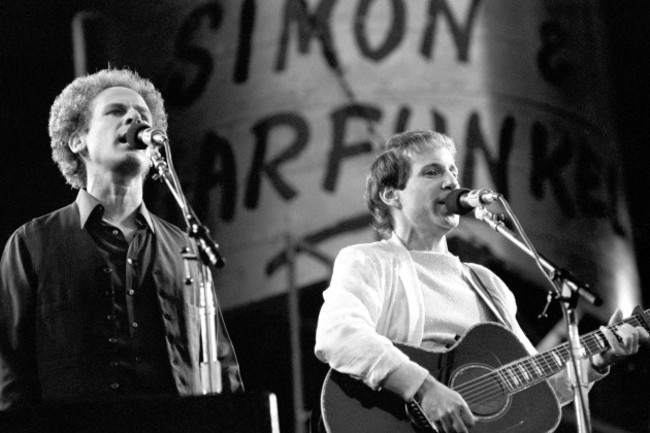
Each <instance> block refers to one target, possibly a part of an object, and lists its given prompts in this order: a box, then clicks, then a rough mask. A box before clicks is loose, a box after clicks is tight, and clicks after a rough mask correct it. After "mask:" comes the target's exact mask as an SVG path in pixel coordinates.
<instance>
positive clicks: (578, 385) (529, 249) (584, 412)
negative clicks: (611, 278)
mask: <svg viewBox="0 0 650 433" xmlns="http://www.w3.org/2000/svg"><path fill="white" fill-rule="evenodd" d="M499 201H500V202H501V203H502V204H503V206H504V207H505V209H506V211H507V212H508V214H509V215H510V216H511V217H512V219H513V221H514V222H515V225H516V226H517V227H518V228H519V232H520V233H521V237H519V236H518V235H517V234H515V233H514V232H512V231H511V230H510V229H508V228H507V227H506V226H505V224H504V223H503V221H502V218H501V215H495V214H493V213H491V212H490V211H488V210H487V209H485V208H484V207H477V208H476V209H475V210H474V217H475V218H476V219H478V220H479V221H483V222H485V223H487V224H488V225H489V226H490V227H491V228H492V229H494V230H495V231H496V232H498V233H500V234H501V235H503V237H505V238H506V239H508V240H509V241H510V242H511V243H512V244H514V245H516V246H517V247H519V248H520V249H521V250H523V251H524V252H525V253H526V254H528V255H529V256H531V257H533V258H534V259H535V261H536V263H537V265H538V266H539V267H540V269H541V270H542V272H543V273H544V276H545V277H546V278H547V279H548V280H550V281H551V283H552V286H553V288H554V291H549V295H548V300H547V303H546V306H545V307H544V312H543V313H542V314H545V312H546V310H547V309H548V306H549V304H550V302H551V301H552V300H553V299H556V300H558V301H561V302H560V305H561V306H562V314H563V316H564V320H565V323H566V326H567V336H568V345H569V348H570V351H569V352H570V357H569V359H570V360H569V363H568V364H569V365H568V373H569V379H570V381H571V385H572V387H573V395H574V402H575V408H576V419H577V425H578V432H580V433H591V419H590V413H589V400H588V397H587V389H588V388H587V386H588V383H587V368H588V367H587V366H588V363H587V362H585V358H586V351H585V349H584V347H582V343H581V342H580V336H579V333H578V320H577V315H576V311H575V309H576V306H577V304H578V297H579V296H581V297H582V298H583V299H585V300H587V301H588V302H590V303H592V304H594V305H596V306H598V305H601V304H602V299H600V298H599V297H598V296H596V295H594V294H593V293H591V292H590V291H589V289H588V286H587V285H586V284H582V283H580V282H578V281H576V280H575V279H574V278H573V277H572V276H571V275H570V274H569V273H568V272H566V271H563V270H561V269H559V268H558V267H556V266H555V265H553V264H552V263H551V262H549V261H548V260H546V259H545V258H543V257H541V256H540V255H539V254H538V253H537V251H536V250H535V248H534V247H533V245H532V243H531V242H530V241H529V240H528V238H527V237H526V235H525V233H524V232H523V229H521V226H520V225H519V222H518V221H517V219H516V217H515V216H514V214H513V213H512V211H511V210H510V206H509V205H508V203H507V201H506V200H505V199H504V198H503V196H501V195H499ZM522 238H523V240H522Z"/></svg>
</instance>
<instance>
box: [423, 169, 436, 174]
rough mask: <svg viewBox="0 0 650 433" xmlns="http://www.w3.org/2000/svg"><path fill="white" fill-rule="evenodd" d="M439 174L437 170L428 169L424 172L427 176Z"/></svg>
mask: <svg viewBox="0 0 650 433" xmlns="http://www.w3.org/2000/svg"><path fill="white" fill-rule="evenodd" d="M438 173H439V171H438V170H434V169H430V170H427V171H425V172H424V174H426V175H427V176H436V175H437V174H438Z"/></svg>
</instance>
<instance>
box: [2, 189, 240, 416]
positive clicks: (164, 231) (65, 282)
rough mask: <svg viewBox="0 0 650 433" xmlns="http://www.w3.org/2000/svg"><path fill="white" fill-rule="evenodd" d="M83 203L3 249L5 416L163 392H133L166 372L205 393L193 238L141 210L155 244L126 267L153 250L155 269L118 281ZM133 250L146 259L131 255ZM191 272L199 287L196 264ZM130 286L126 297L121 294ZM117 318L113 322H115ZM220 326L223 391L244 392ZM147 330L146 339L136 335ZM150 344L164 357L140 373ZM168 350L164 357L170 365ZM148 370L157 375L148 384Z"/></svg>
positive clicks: (182, 389) (186, 390)
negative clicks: (41, 404)
mask: <svg viewBox="0 0 650 433" xmlns="http://www.w3.org/2000/svg"><path fill="white" fill-rule="evenodd" d="M85 194H87V193H85V191H81V192H80V196H82V195H85ZM83 202H84V199H80V200H77V201H76V202H75V203H72V204H71V205H69V206H66V207H64V208H62V209H60V210H58V211H55V212H53V213H51V214H48V215H45V216H43V217H40V218H36V219H34V220H32V221H30V222H29V223H27V224H25V225H23V226H22V227H20V228H19V229H18V230H17V231H16V232H15V233H14V234H13V235H12V236H11V238H10V239H9V241H8V242H7V245H6V247H5V250H4V253H3V255H2V260H1V262H0V283H1V284H0V410H4V409H8V408H11V407H20V406H21V405H22V404H29V403H35V402H38V401H40V400H41V399H45V400H57V401H61V400H66V399H93V398H96V397H101V396H102V395H105V394H106V393H109V394H110V392H114V391H115V389H116V388H117V389H119V388H120V386H122V385H124V386H126V387H127V388H128V387H131V392H140V391H141V392H145V393H147V392H163V391H164V389H166V386H165V385H160V388H159V389H156V390H151V389H147V388H148V386H143V387H142V388H141V389H139V390H138V389H137V388H134V386H136V385H137V383H141V384H146V383H148V384H152V383H154V382H156V383H157V381H158V377H162V376H165V373H164V371H163V370H165V368H169V369H170V370H171V379H170V381H172V383H173V385H174V386H175V389H176V390H177V392H178V393H179V394H181V395H188V394H200V393H201V382H200V370H199V356H200V354H199V350H200V339H199V333H200V323H199V319H200V317H199V308H198V307H197V305H196V304H195V302H194V301H193V300H194V299H195V298H196V296H194V295H195V293H194V290H195V288H194V287H193V286H192V285H187V284H185V277H186V270H185V268H186V267H185V263H184V262H183V258H182V256H181V254H180V250H181V249H182V248H184V247H186V246H187V245H188V244H189V239H188V238H187V236H186V234H185V233H183V232H182V231H181V230H180V229H178V228H177V227H175V226H173V225H171V224H169V223H167V222H165V221H164V220H162V219H160V218H158V217H156V216H155V215H153V214H150V213H148V212H146V208H144V207H142V208H141V212H140V213H141V215H142V217H141V218H139V220H140V222H141V223H142V222H144V223H145V225H146V227H143V228H144V230H145V232H147V233H146V234H145V237H147V236H153V238H152V239H151V240H150V241H147V240H145V241H144V244H146V245H148V246H145V247H144V249H143V248H142V247H141V246H135V245H132V244H130V245H129V247H128V248H127V257H126V260H127V265H128V259H129V258H131V259H132V260H133V259H134V258H135V259H136V260H142V256H140V254H142V253H143V252H145V254H146V250H147V248H150V249H151V251H150V253H151V255H150V258H147V259H145V262H146V263H145V264H144V266H146V268H147V269H149V270H150V272H149V271H145V272H142V273H140V272H139V271H138V270H136V269H135V268H134V269H130V270H129V267H128V266H126V265H125V266H124V274H123V275H122V276H118V277H116V276H115V273H114V272H113V270H112V269H111V267H112V266H115V263H117V262H116V261H115V260H113V259H110V258H109V259H108V260H107V258H106V257H105V256H104V255H103V253H102V251H101V250H102V249H103V248H107V247H108V244H103V243H102V241H100V242H99V244H97V243H96V241H95V240H94V239H93V236H92V235H91V234H90V233H89V230H88V229H87V226H88V223H89V219H92V218H90V214H91V213H92V212H93V211H95V207H91V211H90V212H89V213H86V212H85V211H82V207H83V206H84V205H83V204H82V203H83ZM82 214H83V215H82ZM82 216H85V217H86V218H85V220H84V221H83V223H82ZM92 231H93V229H90V232H92ZM100 237H101V236H100ZM137 237H138V235H136V238H137ZM104 241H105V242H108V241H106V240H104ZM136 243H137V242H136ZM98 245H99V246H98ZM129 251H132V252H134V254H135V251H138V253H137V254H135V255H134V256H133V257H131V256H129ZM140 264H141V265H142V263H140ZM137 265H138V262H136V266H137ZM189 269H190V273H191V275H192V277H193V278H194V279H195V281H198V271H199V270H198V267H197V266H196V264H193V263H190V264H189ZM130 278H131V279H132V281H131V283H127V282H126V281H127V280H129V279H130ZM136 278H137V280H138V281H137V282H135V280H133V279H136ZM148 278H150V280H148ZM120 281H122V282H120ZM122 288H123V290H124V291H125V294H124V296H122V295H119V296H117V294H115V295H114V294H113V292H116V291H119V290H122ZM138 290H140V292H141V293H137V291H138ZM131 291H132V292H133V293H132V294H131ZM147 292H148V293H147ZM107 293H108V294H109V295H107ZM140 295H143V296H140ZM128 296H133V299H131V301H128V299H129V298H128ZM118 298H119V299H118ZM147 299H148V300H147ZM152 300H153V305H152V302H150V301H152ZM140 302H141V304H140ZM144 304H148V305H146V306H145V305H144ZM129 305H130V306H131V307H130V308H131V309H132V311H129ZM120 309H123V311H119V310H120ZM111 311H115V312H116V314H115V315H116V317H115V318H113V317H110V318H109V317H108V316H109V315H111ZM118 315H119V317H117V316H118ZM152 316H155V318H154V317H152ZM134 323H136V325H135V326H133V324H134ZM157 323H158V324H162V327H159V326H158V325H157ZM217 326H218V329H219V336H218V339H219V344H218V347H219V348H220V349H221V351H220V360H221V362H222V366H223V369H222V371H223V383H224V390H225V391H236V390H239V389H240V387H241V383H240V378H239V372H238V368H237V363H236V361H235V358H234V353H233V351H232V346H231V344H230V342H229V340H228V339H227V337H226V336H225V335H224V333H223V332H222V326H223V323H222V321H221V320H219V323H218V324H217ZM141 329H144V331H145V332H146V336H147V338H146V340H147V341H145V339H144V338H139V337H138V332H139V331H140V330H141ZM113 331H117V334H115V336H113V335H111V332H113ZM163 335H164V343H161V342H160V340H161V339H162V336H163ZM150 336H151V337H153V338H152V341H148V340H149V338H148V337H150ZM149 345H151V346H155V347H156V351H155V352H151V353H152V355H151V356H150V358H149V359H148V360H146V363H147V364H148V366H145V367H143V368H142V369H140V367H138V366H136V363H138V362H142V359H143V356H142V355H144V351H145V350H148V349H149V348H150V346H149ZM161 346H162V348H161ZM160 353H165V354H166V358H165V359H166V361H167V365H166V366H165V368H162V364H161V363H159V360H160V359H161V356H159V355H158V354H160ZM121 362H123V363H124V364H123V365H120V363H121ZM115 363H117V364H115ZM111 369H115V373H112V372H111ZM147 372H155V373H154V376H152V377H149V378H147ZM161 372H162V373H161ZM158 373H160V374H161V376H156V375H157V374H158ZM134 378H137V381H140V382H137V381H136V382H134ZM161 383H163V384H164V381H163V382H161Z"/></svg>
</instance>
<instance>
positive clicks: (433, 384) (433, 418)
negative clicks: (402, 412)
mask: <svg viewBox="0 0 650 433" xmlns="http://www.w3.org/2000/svg"><path fill="white" fill-rule="evenodd" d="M415 399H416V400H417V401H418V402H419V403H420V406H421V407H422V410H423V411H424V414H425V415H426V416H427V418H428V419H429V421H430V422H431V423H432V424H433V426H434V427H435V428H437V429H438V431H439V432H440V433H443V432H444V433H451V432H458V433H467V432H469V427H473V426H474V424H476V417H475V416H474V415H473V414H472V412H471V411H470V409H469V406H468V405H467V403H466V402H465V400H463V398H462V397H461V396H460V394H459V393H457V392H456V391H454V390H453V389H451V388H449V387H447V386H445V385H444V384H442V383H441V382H439V381H438V380H436V379H435V378H434V377H433V376H431V375H429V376H428V377H427V378H426V379H425V380H424V383H423V384H422V386H420V389H418V391H417V392H416V393H415Z"/></svg>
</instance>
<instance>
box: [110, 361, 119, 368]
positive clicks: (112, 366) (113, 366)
mask: <svg viewBox="0 0 650 433" xmlns="http://www.w3.org/2000/svg"><path fill="white" fill-rule="evenodd" d="M118 365H119V364H118V363H117V361H111V362H109V363H108V366H109V367H111V368H117V366H118Z"/></svg>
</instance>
